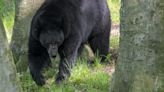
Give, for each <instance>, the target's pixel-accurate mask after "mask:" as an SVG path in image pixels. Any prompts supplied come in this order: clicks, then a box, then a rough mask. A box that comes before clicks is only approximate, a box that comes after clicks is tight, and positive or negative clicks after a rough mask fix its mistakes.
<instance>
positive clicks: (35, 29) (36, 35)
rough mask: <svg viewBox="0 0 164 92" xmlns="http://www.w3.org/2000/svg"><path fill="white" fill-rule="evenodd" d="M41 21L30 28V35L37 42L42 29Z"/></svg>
mask: <svg viewBox="0 0 164 92" xmlns="http://www.w3.org/2000/svg"><path fill="white" fill-rule="evenodd" d="M42 24H43V23H42V20H39V19H38V21H37V22H35V23H33V24H32V27H31V33H32V36H33V37H34V38H35V39H36V40H37V39H39V35H40V32H41V29H42V26H41V25H42Z"/></svg>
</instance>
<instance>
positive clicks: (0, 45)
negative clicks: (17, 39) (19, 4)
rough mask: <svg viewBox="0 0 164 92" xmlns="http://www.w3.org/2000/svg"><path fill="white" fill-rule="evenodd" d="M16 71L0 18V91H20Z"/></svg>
mask: <svg viewBox="0 0 164 92" xmlns="http://www.w3.org/2000/svg"><path fill="white" fill-rule="evenodd" d="M16 73H17V72H16V67H15V65H14V61H13V58H12V54H11V51H10V49H9V45H8V41H7V37H6V33H5V30H4V26H3V23H2V20H1V18H0V92H22V90H21V87H20V84H19V82H18V77H17V75H16Z"/></svg>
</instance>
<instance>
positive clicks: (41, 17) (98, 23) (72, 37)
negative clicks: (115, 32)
mask: <svg viewBox="0 0 164 92" xmlns="http://www.w3.org/2000/svg"><path fill="white" fill-rule="evenodd" d="M110 29H111V20H110V13H109V10H108V7H107V1H106V0H45V2H44V3H43V5H42V6H41V7H40V9H39V10H38V11H37V12H36V14H35V16H34V17H33V20H32V23H31V30H30V37H29V68H30V73H31V75H32V78H33V79H34V81H35V82H36V83H37V84H38V85H44V84H45V80H44V77H43V75H42V74H41V69H42V68H43V67H44V66H45V65H50V64H51V61H50V56H51V57H55V56H56V53H57V52H58V53H59V55H60V58H61V61H60V66H59V72H58V75H57V78H56V82H57V83H59V82H61V81H62V80H64V79H66V78H67V77H69V76H70V69H71V68H72V67H73V66H74V64H75V60H76V57H77V53H78V49H79V48H81V47H83V46H82V45H84V44H85V43H87V42H88V43H89V45H90V47H91V49H92V50H93V52H94V53H96V52H97V51H98V52H99V55H100V56H102V60H101V61H102V62H103V61H104V60H105V56H106V55H107V54H108V51H109V36H110Z"/></svg>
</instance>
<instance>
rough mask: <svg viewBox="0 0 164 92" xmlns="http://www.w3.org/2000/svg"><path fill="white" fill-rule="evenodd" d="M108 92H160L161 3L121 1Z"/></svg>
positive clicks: (163, 50) (163, 80)
mask: <svg viewBox="0 0 164 92" xmlns="http://www.w3.org/2000/svg"><path fill="white" fill-rule="evenodd" d="M120 13H121V37H120V49H119V57H118V61H117V63H116V71H115V74H114V77H113V81H112V86H111V92H164V0H122V1H121V12H120Z"/></svg>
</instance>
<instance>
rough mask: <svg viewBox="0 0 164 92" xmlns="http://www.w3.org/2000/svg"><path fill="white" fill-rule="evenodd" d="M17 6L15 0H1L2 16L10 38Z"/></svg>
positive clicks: (0, 13)
mask: <svg viewBox="0 0 164 92" xmlns="http://www.w3.org/2000/svg"><path fill="white" fill-rule="evenodd" d="M14 16H15V6H14V0H0V17H2V20H3V24H4V27H5V29H6V32H7V37H8V39H9V40H10V37H11V34H12V28H13V25H14Z"/></svg>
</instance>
